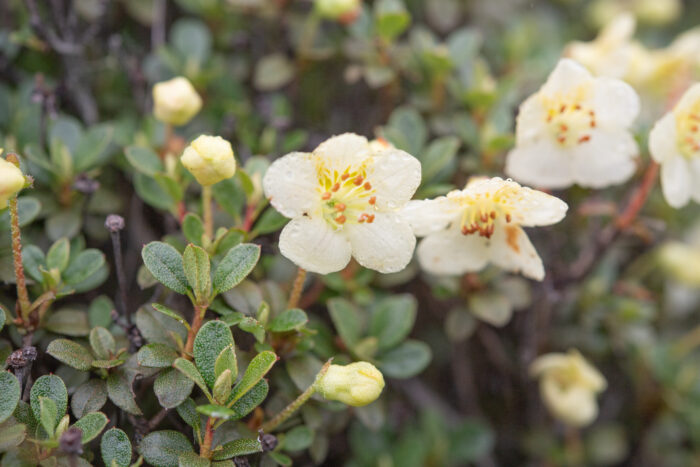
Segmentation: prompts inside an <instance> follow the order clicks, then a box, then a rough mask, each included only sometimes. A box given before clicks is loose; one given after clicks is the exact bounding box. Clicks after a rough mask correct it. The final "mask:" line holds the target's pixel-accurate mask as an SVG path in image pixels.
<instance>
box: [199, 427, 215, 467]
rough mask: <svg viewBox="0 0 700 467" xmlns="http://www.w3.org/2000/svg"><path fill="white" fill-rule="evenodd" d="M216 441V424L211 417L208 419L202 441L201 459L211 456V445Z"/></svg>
mask: <svg viewBox="0 0 700 467" xmlns="http://www.w3.org/2000/svg"><path fill="white" fill-rule="evenodd" d="M213 439H214V422H213V419H212V418H211V417H209V418H208V419H207V425H206V427H205V428H204V441H202V444H201V446H199V457H204V458H206V459H208V458H209V456H211V443H212V441H213Z"/></svg>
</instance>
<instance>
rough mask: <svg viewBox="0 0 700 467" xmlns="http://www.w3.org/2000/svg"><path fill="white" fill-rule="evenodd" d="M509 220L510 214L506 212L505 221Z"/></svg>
mask: <svg viewBox="0 0 700 467" xmlns="http://www.w3.org/2000/svg"><path fill="white" fill-rule="evenodd" d="M510 220H511V217H510V214H506V222H510Z"/></svg>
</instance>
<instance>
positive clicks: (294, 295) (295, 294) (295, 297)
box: [287, 268, 306, 309]
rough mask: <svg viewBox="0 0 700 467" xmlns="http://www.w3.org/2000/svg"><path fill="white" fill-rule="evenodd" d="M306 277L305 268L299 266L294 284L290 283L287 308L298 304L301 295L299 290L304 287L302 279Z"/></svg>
mask: <svg viewBox="0 0 700 467" xmlns="http://www.w3.org/2000/svg"><path fill="white" fill-rule="evenodd" d="M305 279H306V270H305V269H302V268H299V269H298V270H297V276H296V278H295V279H294V285H292V292H291V293H290V295H289V301H288V302H287V309H290V308H296V307H297V305H298V304H299V298H300V297H301V291H302V289H303V288H304V280H305Z"/></svg>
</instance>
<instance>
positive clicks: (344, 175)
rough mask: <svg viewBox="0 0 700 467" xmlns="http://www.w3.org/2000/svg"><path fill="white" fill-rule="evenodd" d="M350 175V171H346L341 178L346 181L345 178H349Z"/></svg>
mask: <svg viewBox="0 0 700 467" xmlns="http://www.w3.org/2000/svg"><path fill="white" fill-rule="evenodd" d="M348 177H350V174H348V173H347V172H346V173H344V174H343V175H341V176H340V179H341V180H343V181H345V180H347V179H348Z"/></svg>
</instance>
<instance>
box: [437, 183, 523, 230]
mask: <svg viewBox="0 0 700 467" xmlns="http://www.w3.org/2000/svg"><path fill="white" fill-rule="evenodd" d="M514 195H517V188H515V187H512V186H508V185H506V186H503V187H501V188H499V189H498V190H496V191H494V192H493V193H489V192H486V193H477V194H469V195H463V194H461V193H460V194H459V195H457V196H459V197H460V199H459V203H460V204H461V205H462V206H463V207H464V210H463V211H462V217H461V220H460V230H461V232H462V234H463V235H471V234H474V233H478V234H479V236H481V237H486V238H491V235H493V232H494V230H495V229H496V221H497V220H498V219H503V220H505V222H506V223H510V222H511V220H512V216H511V213H512V204H511V200H512V199H513V198H512V197H513V196H514ZM448 197H449V195H448Z"/></svg>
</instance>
